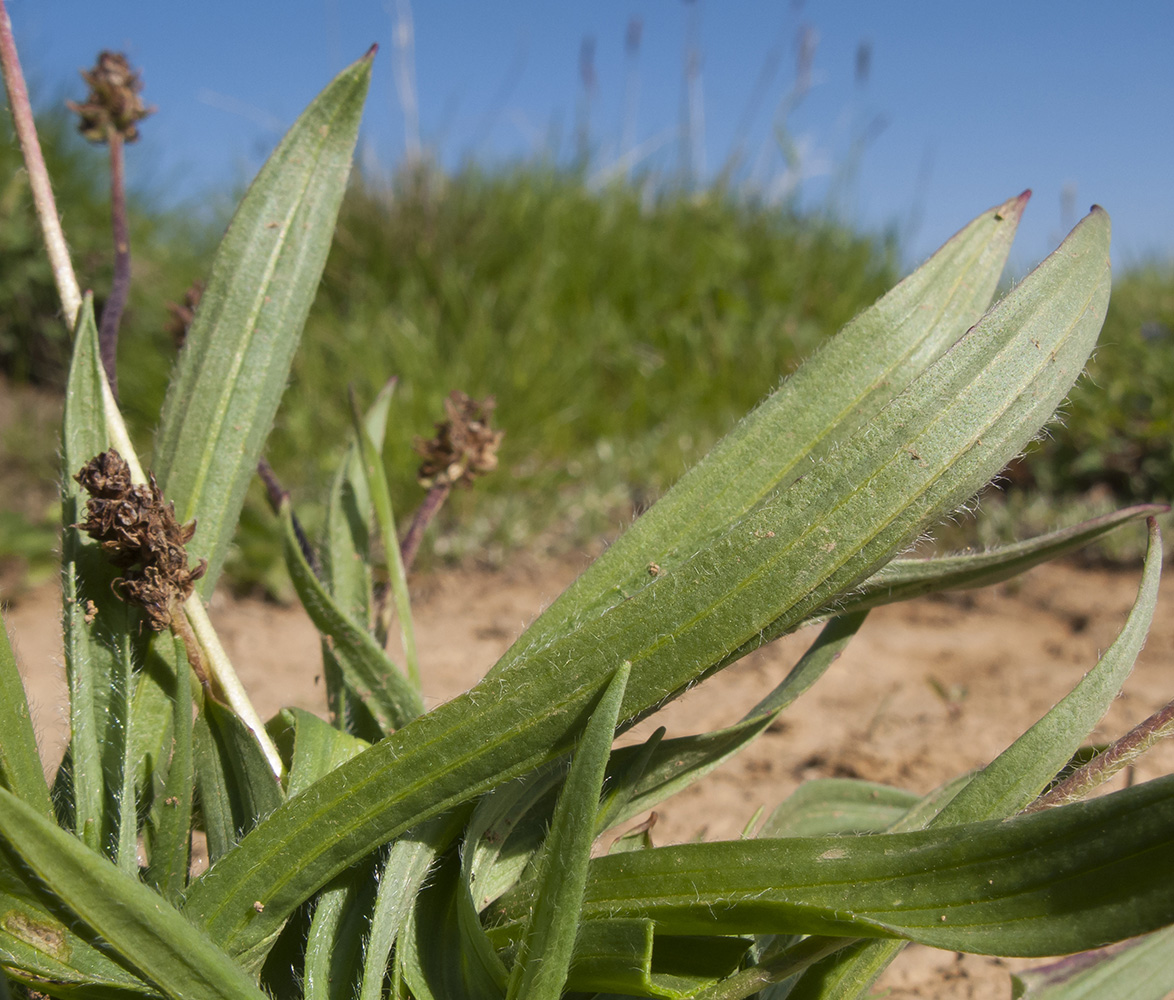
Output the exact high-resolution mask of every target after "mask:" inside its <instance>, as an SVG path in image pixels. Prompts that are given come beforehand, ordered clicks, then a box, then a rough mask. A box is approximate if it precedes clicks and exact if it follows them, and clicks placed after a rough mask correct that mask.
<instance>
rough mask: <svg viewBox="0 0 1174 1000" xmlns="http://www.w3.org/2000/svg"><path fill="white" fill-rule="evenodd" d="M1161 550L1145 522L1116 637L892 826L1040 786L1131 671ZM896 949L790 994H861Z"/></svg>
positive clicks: (995, 810)
mask: <svg viewBox="0 0 1174 1000" xmlns="http://www.w3.org/2000/svg"><path fill="white" fill-rule="evenodd" d="M1161 553H1162V544H1161V535H1160V533H1159V532H1158V530H1157V525H1156V524H1155V523H1154V522H1152V521H1151V523H1150V542H1149V550H1148V552H1147V555H1146V563H1145V569H1144V572H1143V576H1142V583H1141V587H1140V589H1139V591H1138V597H1137V601H1136V602H1135V604H1134V607H1133V610H1132V611H1131V612H1130V615H1129V618H1128V619H1127V621H1126V624H1125V627H1124V628H1123V629H1122V631H1121V634H1120V635H1119V636H1118V637H1117V639H1116V641H1114V643H1113V644H1112V645H1111V646H1110V647H1109V649H1108V650H1106V652H1105V654H1104V656H1102V657H1101V659H1100V662H1098V664H1097V665H1096V667H1094V668H1093V669H1092V670H1091V671H1090V672H1089V673H1088V674H1087V675H1086V676H1085V677H1084V678H1083V679H1082V680H1081V682H1080V683H1079V684H1078V685H1077V686H1076V687H1075V688H1074V689H1073V691H1072V692H1071V693H1070V694H1068V695H1067V696H1066V697H1065V698H1063V699H1062V700H1061V701H1060V702H1059V704H1057V705H1056V706H1055V707H1054V708H1053V709H1052V710H1051V711H1050V712H1048V714H1047V715H1045V716H1044V717H1043V718H1042V719H1041V720H1040V721H1039V722H1037V723H1036V724H1035V725H1034V726H1032V727H1031V729H1029V730H1028V731H1027V732H1026V733H1024V734H1023V735H1022V736H1021V737H1019V739H1017V740H1016V741H1015V742H1014V743H1013V744H1012V745H1011V746H1010V747H1008V748H1007V749H1006V750H1004V751H1003V753H1002V754H1000V755H999V756H998V757H997V758H996V759H995V760H994V761H992V762H991V764H989V765H988V766H987V767H986V768H984V769H983V770H982V771H980V772H978V773H976V774H975V775H973V776H971V777H970V779H969V780H968V781H966V782H965V783H964V784H962V785H961V787H960V788H959V789H958V791H957V792H956V793H954V794H952V795H949V796H948V797H945V796H944V797H943V801H942V804H941V807H940V811H927V810H916V809H915V810H913V811H912V812H911V814H910V816H909V817H907V818H906V820H904V821H902V823H900V824H898V826H899V827H901V828H904V829H910V828H914V827H920V826H924V825H925V824H927V823H929V824H933V825H935V826H940V825H948V824H953V823H969V822H974V821H976V820H986V819H997V818H1002V817H1004V816H1008V815H1010V814H1012V813H1014V812H1017V811H1018V810H1020V809H1023V808H1024V807H1025V806H1027V805H1028V804H1029V803H1030V802H1031V801H1032V800H1033V799H1034V798H1035V797H1036V796H1037V795H1038V794H1039V793H1040V791H1042V790H1043V788H1044V787H1045V786H1046V785H1047V784H1048V782H1049V781H1051V779H1052V777H1053V776H1054V775H1055V774H1057V773H1058V772H1059V771H1060V770H1061V769H1062V768H1063V767H1064V766H1065V764H1066V763H1067V762H1068V760H1070V759H1071V757H1072V755H1073V754H1074V753H1075V752H1076V750H1077V749H1078V748H1079V746H1080V744H1081V742H1082V741H1083V740H1084V738H1085V736H1086V734H1087V733H1088V732H1089V731H1090V730H1091V729H1092V728H1093V726H1095V725H1096V723H1097V722H1098V721H1099V719H1100V718H1101V716H1103V715H1104V713H1105V711H1106V710H1107V709H1108V707H1109V703H1110V702H1111V701H1112V700H1113V698H1115V697H1116V695H1117V692H1118V691H1119V690H1120V688H1121V684H1122V683H1123V682H1124V680H1125V678H1126V677H1127V676H1128V675H1129V672H1130V670H1131V669H1132V668H1133V664H1134V662H1135V660H1136V659H1137V655H1138V653H1139V652H1140V650H1141V646H1142V643H1143V642H1144V640H1145V635H1146V631H1147V630H1148V628H1149V624H1150V621H1151V619H1152V617H1153V611H1154V606H1155V604H1156V601H1157V594H1158V581H1159V577H1160V574H1161V560H1162V556H1161ZM915 814H916V815H915ZM900 948H901V945H900V944H895V943H892V942H878V943H870V944H866V945H862V946H860V947H854V948H852V949H851V950H850V951H846V952H845V953H844V954H842V955H837V956H833V957H832V958H830V959H828V960H827V961H826V962H823V963H821V965H820V966H819V967H817V968H816V969H814V970H813V971H812V972H810V973H808V974H807V975H806V976H804V977H803V979H802V980H801V981H800V982H799V984H798V986H797V987H796V988H795V990H794V996H795V998H796V1000H815V998H819V1000H840V998H844V1000H847V998H852V997H857V996H860V995H862V994H863V992H864V991H865V990H867V989H868V987H869V986H870V985H871V984H872V982H873V981H874V980H875V979H876V977H877V976H878V975H880V973H881V972H882V971H883V970H884V968H885V967H886V966H887V965H888V964H889V963H890V962H891V961H892V960H893V959H894V958H895V957H896V955H897V954H898V952H899V951H900Z"/></svg>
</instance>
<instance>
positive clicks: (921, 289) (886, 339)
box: [502, 192, 1030, 666]
mask: <svg viewBox="0 0 1174 1000" xmlns="http://www.w3.org/2000/svg"><path fill="white" fill-rule="evenodd" d="M1029 195H1030V192H1024V194H1022V195H1020V196H1019V197H1018V198H1012V199H1010V200H1008V201H1006V202H1004V203H1003V204H1002V205H999V206H997V207H996V208H993V209H990V210H989V211H987V212H984V213H983V214H982V215H980V216H979V217H978V218H977V219H975V220H974V221H973V222H971V223H970V224H969V225H968V226H966V227H965V228H964V229H962V230H961V231H959V232H958V233H957V234H955V236H954V237H953V238H951V239H950V240H949V241H948V242H947V243H946V244H945V245H944V246H943V247H942V248H941V249H940V250H938V252H937V253H936V254H934V255H933V257H931V258H930V259H929V260H928V261H926V262H925V264H923V265H922V266H921V267H920V268H918V270H917V271H915V272H914V273H913V274H911V275H909V277H907V278H906V279H905V280H904V281H902V282H901V283H900V284H899V285H897V286H896V287H895V288H893V289H892V291H890V292H888V293H887V294H886V295H885V296H884V297H883V298H881V299H880V300H879V301H878V302H877V303H876V304H875V305H873V306H871V307H870V308H869V309H866V310H865V311H864V312H862V313H861V314H860V315H859V316H857V317H856V318H855V319H854V320H852V322H851V323H849V324H848V325H847V326H846V327H844V329H843V330H841V331H840V333H839V334H838V335H837V336H836V337H835V338H833V339H832V340H830V341H828V342H826V343H825V344H823V345H822V346H821V348H820V349H819V351H817V352H816V354H815V355H813V356H812V357H811V358H809V359H808V360H807V361H806V362H805V363H804V364H803V365H802V366H801V367H800V368H799V370H798V371H797V372H795V374H794V375H792V376H791V377H790V378H789V379H787V380H786V381H785V382H784V383H783V384H782V385H781V386H780V387H779V389H778V390H777V391H776V392H775V393H774V394H773V395H772V396H771V397H770V398H769V399H768V400H767V401H766V402H764V403H763V404H762V405H761V406H760V407H758V408H757V409H756V410H754V411H753V412H751V413H750V414H749V415H748V416H747V417H746V418H745V419H744V420H743V421H742V422H741V423H740V424H739V425H738V426H737V427H736V428H735V429H734V430H733V431H732V432H731V433H730V434H728V435H727V436H726V437H725V438H724V439H722V441H720V442H719V443H718V445H717V446H716V447H715V448H714V449H713V450H712V451H711V452H710V453H709V454H708V455H707V456H706V457H705V458H704V459H703V460H702V461H701V462H699V463H698V464H697V465H696V466H695V467H694V468H693V469H691V470H690V471H689V472H687V473H686V474H685V475H684V476H683V477H682V478H681V481H680V482H679V483H677V485H676V486H674V487H673V489H672V490H670V491H669V493H668V494H666V495H665V497H663V498H662V499H661V500H660V501H659V502H657V503H656V504H655V505H654V506H653V507H652V508H651V509H650V510H649V511H648V512H647V513H645V514H644V515H643V516H642V517H641V518H640V519H639V520H638V521H637V522H636V523H635V524H634V525H632V527H631V528H629V529H628V531H626V532H625V533H624V534H623V535H621V536H620V537H619V538H618V539H617V540H616V541H615V543H614V544H613V545H612V546H611V547H610V548H609V549H608V550H607V551H606V552H605V553H604V554H603V556H601V557H600V558H599V559H598V560H596V562H595V563H594V564H593V565H592V566H591V568H590V569H588V570H587V572H585V573H584V574H583V575H582V576H581V577H580V578H579V579H578V580H576V581H575V583H574V584H572V585H571V587H570V588H568V590H567V591H566V593H565V594H564V595H563V596H562V597H561V598H559V600H558V601H556V602H555V603H554V604H553V605H552V606H551V607H550V608H549V609H548V610H547V612H546V613H545V614H544V615H542V616H541V617H540V618H539V619H538V621H536V622H535V623H534V625H533V626H531V628H530V630H528V632H527V634H526V636H525V637H523V640H521V641H520V642H519V644H518V647H517V653H518V654H520V653H521V652H523V651H524V650H525V649H528V648H529V647H530V646H532V645H534V644H536V643H538V642H541V641H542V640H543V639H545V638H547V637H549V636H550V635H556V634H558V632H559V631H560V630H561V626H562V623H563V622H564V621H566V620H567V619H568V618H572V617H577V616H580V615H584V614H590V613H598V611H600V610H602V609H603V608H606V607H608V606H611V605H614V604H615V603H617V602H618V601H620V600H623V599H624V598H626V597H628V596H630V595H631V594H632V593H633V592H635V591H636V590H638V589H640V588H641V587H643V586H645V585H647V583H648V582H649V579H650V576H649V571H648V567H649V566H650V565H653V564H655V565H657V566H658V567H659V568H660V569H661V570H665V569H668V568H669V567H670V566H672V565H674V564H676V563H678V562H680V561H681V560H683V559H686V558H688V557H689V556H690V555H692V553H694V552H695V551H697V549H698V548H699V547H701V545H702V544H703V543H704V542H705V541H706V540H709V539H711V538H712V537H713V535H714V533H715V530H719V529H720V528H721V527H722V526H724V525H726V524H729V523H731V522H732V521H735V520H737V519H738V518H740V517H742V516H744V515H745V514H746V513H747V512H749V511H750V510H751V509H752V508H753V507H754V506H755V505H756V504H758V503H760V502H761V501H762V500H763V499H765V498H766V497H767V496H769V495H770V494H771V493H772V492H774V491H776V490H778V489H780V488H782V487H784V486H786V485H788V484H789V483H791V482H793V481H794V480H795V479H797V478H798V477H799V476H801V475H803V474H804V473H805V472H806V471H807V470H808V469H809V468H810V467H811V466H812V465H813V464H814V463H817V462H819V461H821V460H822V458H823V457H824V456H826V455H827V454H828V453H829V451H830V450H832V449H834V448H835V447H836V446H837V445H838V444H839V443H840V442H841V441H843V440H845V439H846V438H848V437H849V436H850V435H851V434H853V433H854V432H856V431H857V430H859V429H860V428H862V427H865V426H867V424H868V422H869V420H871V419H872V418H873V417H874V416H875V415H876V414H877V413H878V412H879V411H880V410H881V409H882V408H883V407H884V406H885V405H886V404H887V403H888V402H889V401H890V400H891V399H892V398H893V397H894V396H896V395H897V394H898V393H899V392H900V391H901V390H902V389H904V388H905V387H906V386H907V385H908V384H909V383H910V382H911V381H912V380H913V379H914V378H915V377H916V376H917V375H919V374H920V373H921V372H922V371H924V370H925V368H926V367H927V366H928V365H929V364H930V363H932V362H933V361H934V360H935V359H937V358H938V357H939V356H940V355H941V354H942V352H943V351H945V350H946V349H947V348H948V347H949V346H950V345H951V344H953V343H954V342H955V341H956V340H957V339H958V338H959V337H960V336H962V334H963V333H965V332H966V330H968V329H969V328H970V327H971V326H972V325H973V324H974V323H976V322H977V321H978V319H979V317H981V316H982V314H983V312H984V311H985V310H986V309H987V307H988V306H989V305H990V301H991V297H992V296H993V295H994V292H995V287H996V285H997V283H998V280H999V275H1000V274H1001V273H1002V270H1003V265H1004V263H1005V261H1006V259H1007V254H1008V253H1009V251H1010V249H1011V242H1012V240H1013V239H1014V237H1015V230H1016V228H1017V227H1018V225H1019V220H1020V218H1021V217H1022V215H1023V210H1024V208H1025V207H1026V204H1027V199H1028V197H1029ZM511 652H513V651H511ZM516 655H517V654H515V656H516ZM509 662H512V660H511V654H507V655H506V657H505V658H504V660H503V661H502V665H503V666H504V664H506V663H509Z"/></svg>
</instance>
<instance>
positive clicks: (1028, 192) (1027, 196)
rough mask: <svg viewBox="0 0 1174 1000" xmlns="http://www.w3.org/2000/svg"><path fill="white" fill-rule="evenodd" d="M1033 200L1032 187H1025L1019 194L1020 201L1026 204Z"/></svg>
mask: <svg viewBox="0 0 1174 1000" xmlns="http://www.w3.org/2000/svg"><path fill="white" fill-rule="evenodd" d="M1030 200H1031V188H1024V190H1023V193H1022V194H1021V195H1020V196H1019V203H1020V204H1021V205H1026V204H1027V203H1028V201H1030Z"/></svg>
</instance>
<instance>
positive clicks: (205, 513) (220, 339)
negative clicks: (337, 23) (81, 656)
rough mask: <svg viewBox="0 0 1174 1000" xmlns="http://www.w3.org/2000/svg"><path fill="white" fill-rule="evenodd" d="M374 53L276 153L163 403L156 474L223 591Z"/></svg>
mask: <svg viewBox="0 0 1174 1000" xmlns="http://www.w3.org/2000/svg"><path fill="white" fill-rule="evenodd" d="M372 55H373V54H368V55H367V56H365V57H364V58H362V59H360V60H359V61H358V62H357V63H354V64H353V65H351V66H349V67H348V68H347V69H345V70H343V71H342V73H340V74H339V75H338V76H337V77H336V78H335V79H334V80H333V81H332V82H331V83H330V84H329V85H328V86H327V87H326V89H325V90H324V91H322V93H321V94H320V95H319V96H318V97H317V98H316V99H315V100H314V102H313V103H312V104H311V105H310V106H309V107H308V108H307V109H306V110H305V111H304V112H303V113H302V115H301V117H300V118H298V120H297V121H296V122H295V123H294V125H293V127H292V128H291V129H290V130H289V132H288V133H287V134H286V136H285V138H284V139H283V140H282V142H281V144H280V145H279V146H278V147H277V149H276V150H274V151H273V154H272V155H271V156H270V157H269V160H268V161H267V162H266V164H265V166H264V167H262V169H261V172H260V173H259V174H258V175H257V178H256V180H255V181H253V184H252V185H251V186H250V188H249V191H248V193H247V194H246V195H245V198H244V200H243V201H242V202H241V204H240V207H239V208H238V209H237V212H236V215H235V216H234V217H233V220H232V223H231V225H230V226H229V228H228V232H227V233H226V234H225V236H224V240H223V241H222V242H221V244H220V248H219V249H218V250H217V253H216V258H215V260H214V261H213V263H212V273H211V276H210V277H209V279H208V285H207V288H206V290H205V291H204V295H203V298H202V299H201V300H200V308H199V310H198V311H197V313H196V318H195V322H194V323H193V324H192V328H191V330H190V331H189V333H188V336H187V339H186V341H185V342H184V348H183V351H182V352H181V353H180V358H179V363H178V367H177V369H176V373H175V376H174V378H173V379H172V381H171V385H170V387H169V389H168V393H167V400H166V402H165V403H164V405H163V411H162V414H161V418H160V426H159V431H158V434H157V435H156V443H155V473H156V475H157V476H158V478H159V483H160V486H161V487H162V488H163V490H164V492H165V493H166V494H167V496H168V498H169V499H170V500H172V501H174V503H175V509H176V512H177V516H178V517H179V519H180V521H181V522H182V521H188V520H191V519H192V518H195V519H197V521H198V522H199V527H198V529H197V531H196V535H195V537H194V538H193V539H192V541H191V543H189V545H188V550H189V552H190V553H191V555H192V557H193V558H194V559H199V558H205V559H207V560H208V572H207V574H206V575H205V576H204V578H203V579H202V580H201V581H200V583H199V591H200V593H201V594H202V595H204V596H207V595H208V594H210V593H211V592H212V588H213V587H214V586H215V585H216V580H217V578H218V577H219V575H220V567H221V564H222V563H223V561H224V555H225V552H226V551H227V548H228V543H229V540H230V539H231V537H232V533H233V531H234V530H235V529H236V521H237V517H238V515H239V514H240V508H241V505H242V503H243V502H244V494H245V489H246V487H247V486H248V483H249V479H250V478H251V477H252V475H253V471H254V470H255V469H256V466H257V459H258V458H259V457H260V454H261V446H262V444H263V443H264V441H265V438H266V436H267V435H268V433H269V428H270V425H271V424H272V422H273V415H274V414H275V413H276V412H277V404H278V401H279V400H280V398H281V394H282V392H283V390H284V389H285V384H286V381H287V379H288V377H289V366H290V362H291V360H292V358H293V352H294V349H295V347H296V346H297V343H298V339H299V337H300V336H301V331H302V326H303V324H304V323H305V320H306V314H307V313H308V312H309V309H310V303H311V301H312V300H313V298H314V292H315V290H316V289H317V287H318V279H319V277H320V276H321V274H322V269H323V267H324V265H325V263H326V254H327V251H328V250H329V247H330V241H331V237H332V235H333V232H334V224H335V219H336V217H337V215H338V206H339V204H340V202H341V200H342V195H343V191H344V190H345V188H346V182H347V176H348V174H349V172H350V163H351V155H352V152H353V150H354V146H355V140H356V137H357V136H358V129H359V118H360V116H361V114H362V110H363V100H364V98H365V97H366V93H367V85H368V82H369V80H370V76H371V58H372Z"/></svg>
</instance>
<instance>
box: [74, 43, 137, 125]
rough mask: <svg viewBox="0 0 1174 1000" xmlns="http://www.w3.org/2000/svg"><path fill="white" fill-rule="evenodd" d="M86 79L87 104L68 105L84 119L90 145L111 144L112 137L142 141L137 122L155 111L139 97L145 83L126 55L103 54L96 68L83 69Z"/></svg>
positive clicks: (82, 120)
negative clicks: (91, 143) (96, 143)
mask: <svg viewBox="0 0 1174 1000" xmlns="http://www.w3.org/2000/svg"><path fill="white" fill-rule="evenodd" d="M82 79H83V80H85V81H86V83H87V84H89V87H90V92H89V94H88V95H87V96H86V99H85V102H84V103H82V104H78V103H77V102H76V101H66V102H65V103H66V106H67V107H68V108H69V109H70V111H75V112H77V114H78V116H79V117H80V119H81V121H80V122H79V123H78V131H80V132H81V134H82V135H84V136H85V137H86V138H87V139H89V140H90V142H108V141H109V140H110V136H111V135H112V134H117V135H120V136H121V137H122V138H123V139H124V140H125V141H126V142H134V141H135V140H136V139H138V137H139V130H138V126H137V123H138V122H140V121H142V120H143V119H144V118H146V117H147V115H149V114H151V113H152V112H153V111H154V110H155V109H154V108H148V107H146V106H144V104H143V99H142V98H141V97H140V96H139V91H141V90H142V89H143V83H142V80H140V79H139V74H138V73H137V72H135V71H134V70H132V69H131V68H130V63H129V62H128V61H127V58H126V56H124V55H123V54H122V53H121V52H100V53H99V54H98V62H97V63H96V64H95V65H94V68H93V69H90V70H82Z"/></svg>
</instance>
